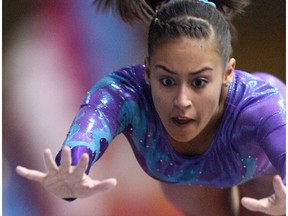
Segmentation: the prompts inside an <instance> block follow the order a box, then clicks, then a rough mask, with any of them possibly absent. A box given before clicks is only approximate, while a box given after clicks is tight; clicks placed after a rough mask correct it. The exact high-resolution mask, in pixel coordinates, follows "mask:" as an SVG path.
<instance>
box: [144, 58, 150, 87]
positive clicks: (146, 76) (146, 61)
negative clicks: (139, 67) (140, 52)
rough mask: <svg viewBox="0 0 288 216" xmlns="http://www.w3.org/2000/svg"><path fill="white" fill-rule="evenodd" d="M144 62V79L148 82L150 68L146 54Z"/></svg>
mask: <svg viewBox="0 0 288 216" xmlns="http://www.w3.org/2000/svg"><path fill="white" fill-rule="evenodd" d="M144 64H145V81H146V82H148V83H149V80H150V74H151V70H150V61H149V57H148V56H146V57H145V59H144Z"/></svg>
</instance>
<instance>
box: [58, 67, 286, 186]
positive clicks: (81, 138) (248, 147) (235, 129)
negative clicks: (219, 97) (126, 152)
mask: <svg viewBox="0 0 288 216" xmlns="http://www.w3.org/2000/svg"><path fill="white" fill-rule="evenodd" d="M283 85H284V84H283ZM203 108H204V107H203ZM285 115H286V109H285V100H284V98H283V97H282V95H281V94H280V92H279V90H278V89H277V88H274V87H272V86H271V85H269V84H268V83H267V82H264V81H261V80H260V79H257V78H256V77H254V76H252V75H250V74H248V73H245V72H242V71H238V70H235V71H234V76H233V81H232V83H231V85H230V87H229V93H228V95H227V98H226V102H225V108H224V112H223V116H222V120H221V123H220V126H219V129H218V131H217V133H216V135H215V137H214V139H213V141H212V144H211V146H210V147H209V149H208V150H207V151H206V152H205V153H204V154H202V155H198V156H184V155H181V154H179V153H177V152H176V151H175V150H174V149H173V147H172V146H171V144H170V142H169V139H168V137H167V133H166V131H165V128H164V127H163V125H162V123H161V121H160V119H159V116H158V114H157V112H156V109H155V107H154V105H153V101H152V97H151V89H150V86H149V85H147V84H146V83H145V81H144V66H143V65H134V66H131V67H126V68H123V69H120V70H118V71H116V72H113V73H111V74H109V75H107V76H106V77H104V78H103V79H101V80H100V81H99V82H97V84H96V85H95V86H93V87H92V88H91V89H90V91H89V92H88V93H87V96H86V98H85V100H84V102H83V104H82V105H81V108H80V110H79V112H78V114H77V116H76V118H75V119H74V122H73V124H72V126H71V129H70V131H69V134H68V135H67V138H66V140H65V142H64V145H65V146H69V147H71V149H72V161H73V162H72V164H73V165H75V164H77V163H78V161H79V160H80V157H81V155H82V154H83V153H84V152H86V153H88V154H89V155H90V161H89V168H88V169H87V172H88V171H89V169H90V167H91V165H92V164H93V163H94V162H95V161H97V160H98V159H99V158H100V157H101V155H102V154H103V153H104V151H105V149H106V148H107V147H108V145H109V143H110V142H111V141H112V140H113V138H114V137H115V136H117V135H118V134H120V133H123V134H124V135H125V136H126V138H127V139H128V141H129V143H130V144H131V146H132V149H133V151H134V153H135V156H136V158H137V160H138V162H139V164H140V165H141V167H142V168H143V169H144V170H145V172H146V173H147V174H148V175H150V176H151V177H153V178H155V179H158V180H160V181H164V182H169V183H179V184H193V185H207V186H213V187H221V188H222V187H232V186H234V185H239V184H242V183H244V182H247V181H249V180H250V179H252V178H255V177H257V176H261V175H265V174H275V173H280V174H281V175H282V179H283V181H284V182H285V178H286V173H285V163H286V160H285V158H286V149H285V140H286V134H285V133H286V129H285V128H286V118H285ZM60 152H61V151H60ZM60 152H59V154H58V155H57V157H56V161H57V163H58V164H59V163H60V160H61V156H60V155H61V154H60Z"/></svg>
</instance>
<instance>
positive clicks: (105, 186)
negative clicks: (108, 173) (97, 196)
mask: <svg viewBox="0 0 288 216" xmlns="http://www.w3.org/2000/svg"><path fill="white" fill-rule="evenodd" d="M116 185H117V180H116V179H115V178H109V179H105V180H103V181H100V182H97V183H96V184H95V186H94V191H108V190H111V189H112V188H114V187H115V186H116Z"/></svg>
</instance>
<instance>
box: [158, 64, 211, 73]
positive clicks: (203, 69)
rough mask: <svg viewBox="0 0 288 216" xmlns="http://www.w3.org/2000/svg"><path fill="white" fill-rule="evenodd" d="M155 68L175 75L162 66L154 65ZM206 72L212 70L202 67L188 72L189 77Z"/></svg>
mask: <svg viewBox="0 0 288 216" xmlns="http://www.w3.org/2000/svg"><path fill="white" fill-rule="evenodd" d="M155 68H160V69H162V70H164V71H166V72H168V73H170V74H174V75H177V73H176V72H175V71H173V70H170V69H169V68H167V67H165V66H164V65H159V64H157V65H155ZM208 70H212V68H210V67H204V68H201V69H200V70H197V71H192V72H190V73H189V75H197V74H200V73H202V72H204V71H208Z"/></svg>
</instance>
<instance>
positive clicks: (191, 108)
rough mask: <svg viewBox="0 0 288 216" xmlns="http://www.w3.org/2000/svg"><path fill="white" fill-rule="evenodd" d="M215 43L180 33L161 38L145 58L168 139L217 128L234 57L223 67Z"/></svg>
mask: <svg viewBox="0 0 288 216" xmlns="http://www.w3.org/2000/svg"><path fill="white" fill-rule="evenodd" d="M215 47H216V46H215V42H213V41H211V40H199V39H191V38H187V37H180V38H177V39H172V40H171V39H170V40H166V41H165V42H162V44H160V45H159V46H158V47H156V48H155V49H154V51H153V53H152V55H151V56H150V57H147V58H146V59H145V65H146V80H148V81H149V82H150V85H151V90H152V97H153V101H154V104H155V107H156V110H157V112H158V115H159V117H160V119H161V121H162V123H163V125H164V127H165V129H166V131H167V133H168V135H169V137H170V141H174V142H177V143H182V142H185V143H187V142H188V143H189V142H191V141H193V140H194V139H197V140H199V138H200V136H203V137H205V136H208V134H206V132H207V131H208V133H213V130H217V129H216V128H215V125H217V123H219V119H220V118H221V116H222V113H223V107H224V102H225V98H226V95H227V92H228V87H225V83H227V82H228V83H231V80H232V74H233V69H234V66H235V60H234V59H231V60H230V61H229V63H227V65H225V68H224V64H223V59H222V58H221V56H220V55H219V52H217V49H216V48H215ZM203 131H205V134H203ZM214 132H215V131H214ZM200 140H201V139H200Z"/></svg>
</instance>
